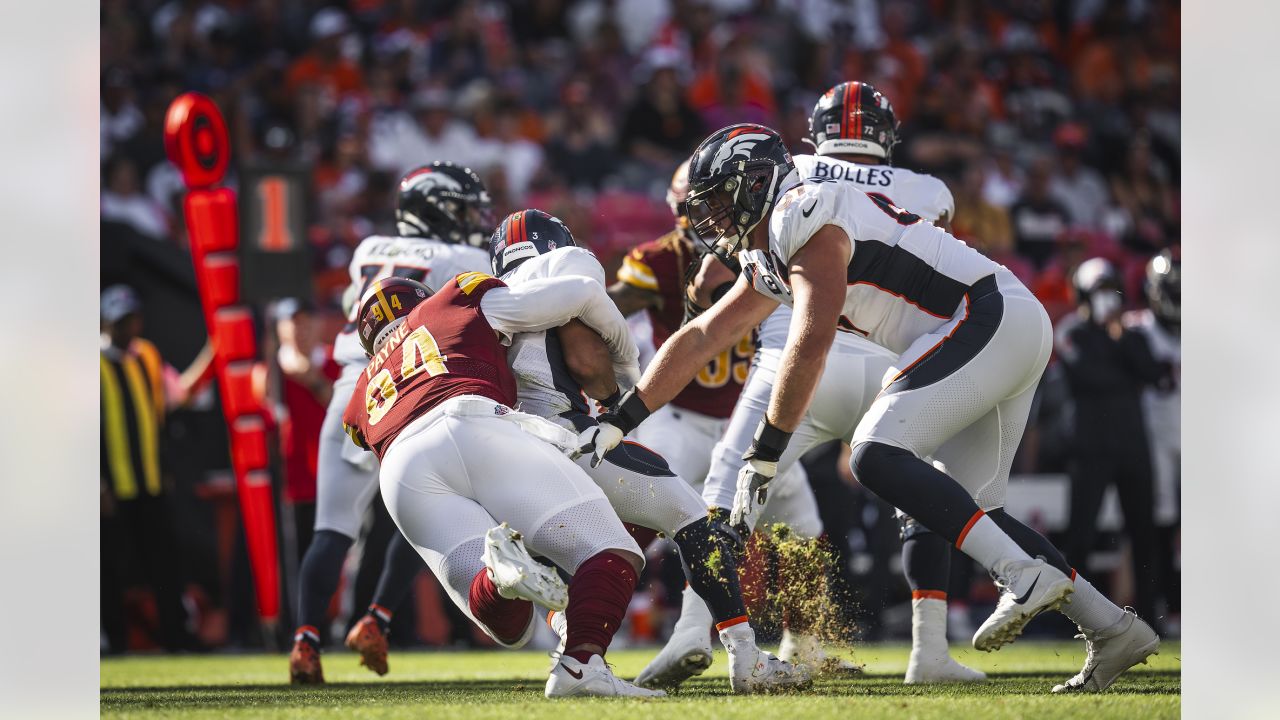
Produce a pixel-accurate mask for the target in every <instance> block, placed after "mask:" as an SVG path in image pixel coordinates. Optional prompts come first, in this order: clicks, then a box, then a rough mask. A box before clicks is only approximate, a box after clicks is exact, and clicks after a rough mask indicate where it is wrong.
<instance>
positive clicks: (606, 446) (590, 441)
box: [569, 422, 623, 467]
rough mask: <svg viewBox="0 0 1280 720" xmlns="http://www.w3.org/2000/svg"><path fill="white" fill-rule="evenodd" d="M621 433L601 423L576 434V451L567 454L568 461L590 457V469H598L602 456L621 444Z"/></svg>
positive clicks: (602, 459)
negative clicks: (584, 456) (588, 455)
mask: <svg viewBox="0 0 1280 720" xmlns="http://www.w3.org/2000/svg"><path fill="white" fill-rule="evenodd" d="M622 436H623V433H622V431H621V430H619V429H618V428H616V427H614V426H613V425H611V424H610V423H607V422H602V423H600V424H598V425H595V426H593V427H589V428H587V429H586V430H583V431H582V432H580V433H578V449H577V450H574V451H573V452H571V453H569V459H570V460H577V459H578V458H580V457H582V456H583V455H587V454H590V455H591V467H599V466H600V463H601V462H603V461H604V456H605V454H607V453H608V452H609V451H610V450H612V449H614V448H616V447H618V444H619V443H621V442H622Z"/></svg>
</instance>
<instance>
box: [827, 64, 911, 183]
mask: <svg viewBox="0 0 1280 720" xmlns="http://www.w3.org/2000/svg"><path fill="white" fill-rule="evenodd" d="M809 141H810V142H812V143H813V146H814V148H815V149H814V152H815V153H817V154H818V155H840V154H849V155H871V156H873V157H879V158H884V161H885V162H886V163H888V162H891V161H892V159H893V146H894V145H897V144H898V118H897V116H895V115H894V114H893V105H892V104H890V103H889V98H888V97H886V96H885V94H884V93H882V92H880V91H879V90H876V89H875V88H874V87H872V86H871V85H869V84H867V83H864V82H857V81H854V82H845V83H840V84H839V85H836V86H835V87H833V88H831V89H830V90H828V91H827V92H826V93H824V94H823V95H822V97H820V98H818V104H817V105H814V107H813V113H812V114H811V115H810V116H809Z"/></svg>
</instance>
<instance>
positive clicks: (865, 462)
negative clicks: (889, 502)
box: [849, 440, 915, 492]
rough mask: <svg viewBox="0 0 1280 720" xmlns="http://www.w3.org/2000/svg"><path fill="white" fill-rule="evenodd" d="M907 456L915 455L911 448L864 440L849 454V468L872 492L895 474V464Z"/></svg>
mask: <svg viewBox="0 0 1280 720" xmlns="http://www.w3.org/2000/svg"><path fill="white" fill-rule="evenodd" d="M907 457H915V455H913V454H912V453H911V451H909V450H904V449H903V448H900V447H895V446H893V445H888V444H886V443H882V442H876V441H874V440H862V441H860V442H858V443H857V444H855V445H854V446H853V452H852V453H850V456H849V469H850V470H851V471H853V477H854V478H855V479H857V481H858V482H859V483H860V484H862V486H863V487H865V488H867V489H868V490H870V491H871V492H877V488H879V487H883V484H884V483H885V482H886V481H888V480H889V478H891V477H892V475H893V466H894V465H895V464H896V463H898V462H899V461H901V460H902V459H904V458H907Z"/></svg>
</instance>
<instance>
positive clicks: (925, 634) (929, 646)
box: [911, 597, 948, 655]
mask: <svg viewBox="0 0 1280 720" xmlns="http://www.w3.org/2000/svg"><path fill="white" fill-rule="evenodd" d="M911 648H912V649H913V650H920V651H921V652H924V653H939V652H941V653H942V654H944V655H945V654H946V653H947V652H948V649H947V601H946V600H941V599H938V598H932V597H917V598H912V600H911Z"/></svg>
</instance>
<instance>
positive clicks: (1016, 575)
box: [973, 560, 1075, 652]
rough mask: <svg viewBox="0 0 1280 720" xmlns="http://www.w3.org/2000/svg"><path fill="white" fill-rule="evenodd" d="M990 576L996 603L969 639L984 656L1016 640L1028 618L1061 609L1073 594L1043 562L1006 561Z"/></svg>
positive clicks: (1063, 578) (1071, 585) (1062, 578)
mask: <svg viewBox="0 0 1280 720" xmlns="http://www.w3.org/2000/svg"><path fill="white" fill-rule="evenodd" d="M993 574H994V575H995V576H996V587H998V588H1000V601H999V602H998V603H996V609H995V612H993V613H991V617H989V618H987V620H986V622H984V623H982V626H981V627H979V628H978V632H976V633H974V635H973V647H974V649H975V650H982V651H984V652H991V651H992V650H999V649H1000V648H1001V647H1004V646H1005V645H1008V644H1009V643H1011V642H1013V641H1014V640H1016V639H1018V636H1019V635H1021V634H1022V631H1023V629H1024V628H1026V627H1027V623H1029V622H1031V619H1032V618H1034V617H1035V616H1037V615H1039V614H1040V613H1042V612H1044V611H1045V610H1057V609H1058V608H1061V607H1062V604H1063V603H1064V602H1066V600H1067V598H1068V597H1069V596H1070V595H1071V593H1072V592H1074V591H1075V585H1074V583H1072V582H1071V578H1069V577H1067V576H1066V575H1063V574H1062V571H1060V570H1058V569H1057V568H1055V567H1053V566H1052V565H1050V564H1049V563H1047V562H1045V561H1043V560H1009V561H1006V562H1004V563H1001V565H1000V566H999V567H997V568H996V569H995V571H994V572H993Z"/></svg>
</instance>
